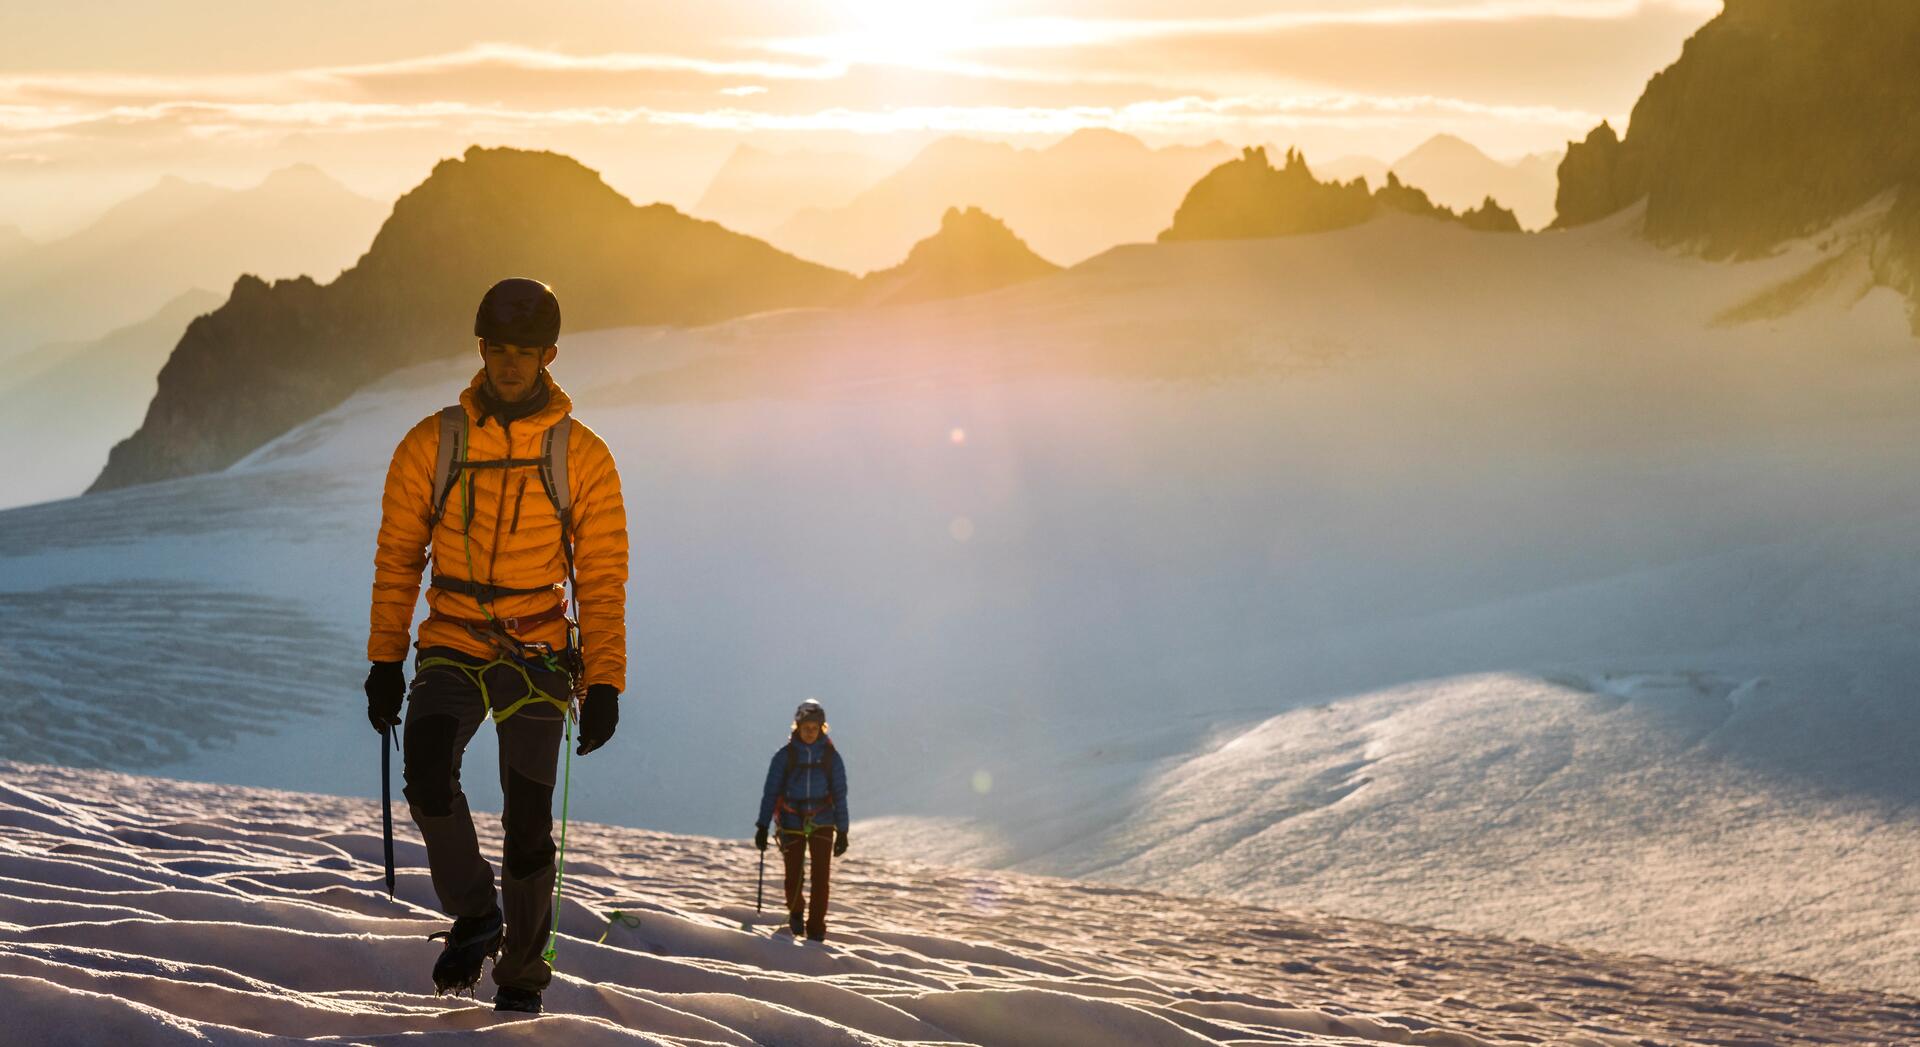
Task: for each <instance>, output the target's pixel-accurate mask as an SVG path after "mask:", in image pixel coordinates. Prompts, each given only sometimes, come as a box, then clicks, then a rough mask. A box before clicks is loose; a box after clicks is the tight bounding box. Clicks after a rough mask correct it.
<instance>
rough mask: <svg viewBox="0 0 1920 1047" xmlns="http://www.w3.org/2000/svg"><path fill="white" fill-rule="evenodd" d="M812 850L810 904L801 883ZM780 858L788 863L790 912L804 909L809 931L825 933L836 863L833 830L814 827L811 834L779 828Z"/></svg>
mask: <svg viewBox="0 0 1920 1047" xmlns="http://www.w3.org/2000/svg"><path fill="white" fill-rule="evenodd" d="M809 854H811V855H812V856H813V898H812V904H810V905H809V904H808V899H807V897H806V895H805V893H804V892H803V891H802V889H801V886H800V881H801V878H802V873H803V872H804V871H805V869H806V864H807V856H808V855H809ZM780 858H781V860H782V861H784V862H785V863H786V866H787V912H789V913H799V912H800V911H801V910H802V909H804V910H805V911H806V914H807V933H808V934H813V935H824V934H826V933H827V883H828V881H829V880H830V879H831V866H832V865H833V830H832V829H830V828H829V829H815V830H813V835H811V836H802V835H800V834H798V833H792V832H789V831H787V830H785V829H782V830H780Z"/></svg>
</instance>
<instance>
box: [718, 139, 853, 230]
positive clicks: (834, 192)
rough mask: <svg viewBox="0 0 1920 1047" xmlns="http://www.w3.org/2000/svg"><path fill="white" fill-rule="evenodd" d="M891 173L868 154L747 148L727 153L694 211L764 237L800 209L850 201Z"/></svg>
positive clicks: (733, 227) (743, 146) (742, 147)
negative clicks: (775, 150)
mask: <svg viewBox="0 0 1920 1047" xmlns="http://www.w3.org/2000/svg"><path fill="white" fill-rule="evenodd" d="M889 170H890V168H889V166H888V165H887V163H886V161H884V160H882V159H881V158H879V157H876V156H870V155H867V154H865V153H848V152H818V151H815V150H811V149H797V150H794V151H792V152H772V151H769V150H766V149H756V148H754V147H753V146H750V145H742V146H740V147H739V148H737V149H735V150H734V151H733V152H732V153H730V154H728V156H727V160H726V163H724V164H722V165H720V170H719V171H718V172H717V173H716V174H715V175H714V176H713V181H712V182H710V183H708V185H707V191H706V192H705V193H703V194H702V195H701V197H700V202H699V203H696V204H694V205H693V210H692V213H693V214H694V216H695V217H698V218H707V219H711V220H712V221H715V222H719V223H720V224H721V225H724V226H726V227H727V228H729V229H733V230H737V231H739V232H743V233H750V234H752V235H754V236H758V237H761V238H763V239H764V238H766V237H767V236H769V235H770V234H772V233H773V232H774V231H775V230H777V229H779V228H780V224H781V223H782V222H785V221H786V220H787V219H789V218H791V217H793V215H794V213H795V212H796V211H800V210H802V209H804V208H809V207H813V208H820V209H832V208H837V207H842V206H845V205H846V204H848V203H851V202H852V201H853V198H854V197H855V196H858V195H859V194H860V192H861V191H862V190H864V189H866V188H867V187H868V186H870V185H872V184H873V183H875V182H877V181H879V180H880V179H881V178H883V177H885V176H886V174H887V173H888V171H889Z"/></svg>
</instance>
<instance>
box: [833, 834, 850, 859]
mask: <svg viewBox="0 0 1920 1047" xmlns="http://www.w3.org/2000/svg"><path fill="white" fill-rule="evenodd" d="M845 853H847V834H846V833H841V834H840V835H839V836H838V837H836V838H835V839H834V841H833V856H834V857H835V858H838V857H840V856H841V855H843V854H845Z"/></svg>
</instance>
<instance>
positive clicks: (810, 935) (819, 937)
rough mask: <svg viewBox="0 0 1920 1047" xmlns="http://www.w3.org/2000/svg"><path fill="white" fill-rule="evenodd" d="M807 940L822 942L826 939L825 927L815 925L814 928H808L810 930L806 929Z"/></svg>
mask: <svg viewBox="0 0 1920 1047" xmlns="http://www.w3.org/2000/svg"><path fill="white" fill-rule="evenodd" d="M807 940H808V941H810V942H824V941H826V940H827V929H826V928H825V927H816V928H814V929H813V930H810V931H808V932H807Z"/></svg>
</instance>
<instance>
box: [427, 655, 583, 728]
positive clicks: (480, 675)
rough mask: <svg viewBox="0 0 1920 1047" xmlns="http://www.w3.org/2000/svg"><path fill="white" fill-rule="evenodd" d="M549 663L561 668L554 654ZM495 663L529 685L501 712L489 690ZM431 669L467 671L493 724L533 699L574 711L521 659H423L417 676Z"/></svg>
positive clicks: (550, 665)
mask: <svg viewBox="0 0 1920 1047" xmlns="http://www.w3.org/2000/svg"><path fill="white" fill-rule="evenodd" d="M547 662H548V665H547V668H548V669H551V670H553V671H555V672H558V671H560V670H559V667H558V666H556V665H554V664H553V656H552V655H548V656H547ZM496 665H505V666H509V667H511V668H512V669H513V671H514V672H517V673H519V674H520V679H521V681H522V682H523V683H525V684H526V685H527V695H526V697H524V698H522V699H520V700H519V701H517V702H514V703H513V704H512V705H509V706H507V707H506V708H505V709H501V710H498V711H495V709H494V707H493V695H492V693H491V692H490V691H488V689H487V670H488V669H491V668H493V667H494V666H496ZM429 669H457V670H459V671H460V672H462V673H464V674H465V675H466V677H467V679H469V680H471V681H473V685H474V686H475V687H477V688H479V690H480V701H481V702H483V703H485V705H486V707H487V715H488V716H491V717H492V718H493V722H494V723H504V722H506V720H507V718H508V717H510V716H512V715H513V714H514V713H517V712H519V711H520V710H521V709H523V708H525V707H526V706H527V705H529V704H531V703H533V702H546V703H547V704H549V705H552V706H554V707H555V708H557V709H559V710H560V711H561V712H562V713H566V714H567V715H568V716H569V717H571V715H572V713H573V706H572V705H570V704H569V703H567V702H565V701H562V700H560V699H558V698H555V697H554V696H553V695H551V694H548V693H547V692H545V691H543V690H541V689H540V685H539V684H536V683H534V682H533V675H532V674H531V673H529V672H527V663H525V662H523V661H521V660H520V659H518V658H495V659H494V660H493V661H490V662H487V663H486V664H484V665H468V664H467V663H465V662H459V661H455V660H453V659H452V658H440V657H434V658H422V659H421V660H420V664H419V665H418V666H417V667H416V669H415V675H418V674H419V673H423V672H426V671H427V670H429ZM567 728H568V731H569V733H571V731H572V728H573V721H572V720H571V719H569V720H568V721H567Z"/></svg>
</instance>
